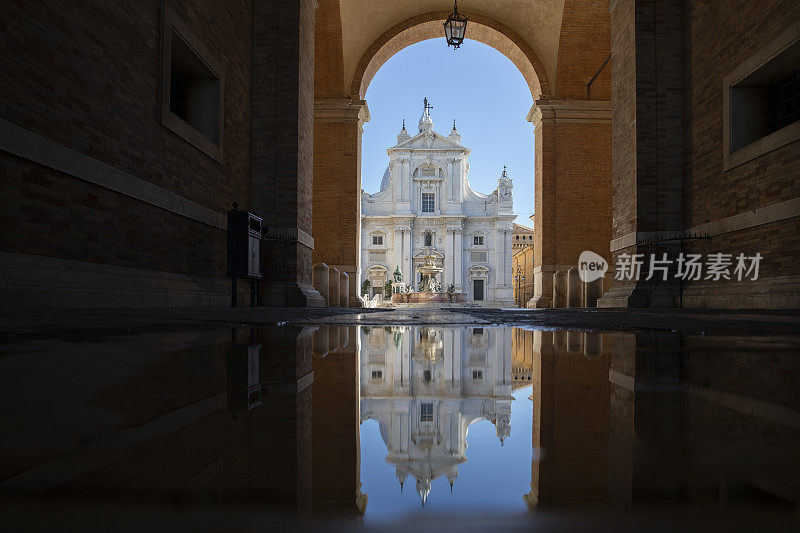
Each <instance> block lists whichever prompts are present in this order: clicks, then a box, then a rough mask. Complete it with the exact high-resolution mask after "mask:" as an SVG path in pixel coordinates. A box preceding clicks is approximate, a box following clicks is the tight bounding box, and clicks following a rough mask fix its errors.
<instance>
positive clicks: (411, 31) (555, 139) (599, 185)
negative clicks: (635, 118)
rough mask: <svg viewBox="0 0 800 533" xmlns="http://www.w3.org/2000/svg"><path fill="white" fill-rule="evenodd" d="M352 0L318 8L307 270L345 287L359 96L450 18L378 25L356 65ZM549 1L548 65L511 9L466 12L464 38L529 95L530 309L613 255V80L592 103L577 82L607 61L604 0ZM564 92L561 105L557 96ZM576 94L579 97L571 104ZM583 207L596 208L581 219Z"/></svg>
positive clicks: (355, 235)
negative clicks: (587, 258)
mask: <svg viewBox="0 0 800 533" xmlns="http://www.w3.org/2000/svg"><path fill="white" fill-rule="evenodd" d="M348 2H349V3H358V0H320V6H319V8H318V10H317V31H316V38H317V45H316V54H317V56H316V66H315V87H314V88H315V127H314V136H315V139H314V176H315V183H314V195H313V197H314V221H313V226H314V238H315V250H314V262H325V263H327V264H328V265H333V266H336V267H337V268H339V269H340V270H344V271H345V272H348V274H349V275H350V277H351V279H353V278H355V279H358V278H359V270H360V265H359V260H360V242H361V239H362V236H361V223H360V219H361V201H360V200H361V198H360V196H361V175H360V173H361V134H362V131H363V130H362V126H363V123H364V122H366V121H369V119H370V116H369V109H368V107H367V102H366V101H365V100H364V96H365V94H366V91H367V88H368V86H369V83H370V81H371V80H372V78H373V76H374V75H375V73H377V71H378V70H379V69H380V67H381V66H382V65H383V64H384V63H385V62H386V61H387V60H388V59H389V58H390V57H392V56H393V55H394V54H396V53H397V52H399V51H400V50H402V49H403V48H405V47H407V46H410V45H412V44H414V43H417V42H420V41H423V40H426V39H430V38H436V37H441V35H442V25H441V23H442V22H443V21H444V19H445V18H446V17H447V15H448V12H447V11H438V10H431V11H426V12H423V13H418V14H409V15H410V16H405V17H404V18H400V17H398V18H396V19H394V20H388V21H387V22H388V23H385V26H384V27H385V28H386V29H385V30H384V31H382V32H381V33H380V34H379V35H378V36H377V37H375V38H374V39H373V40H372V42H371V44H369V45H368V46H365V48H364V49H363V51H362V52H360V53H359V55H358V60H357V61H352V58H350V59H349V60H348V58H347V57H344V56H345V53H344V49H345V48H346V46H344V45H343V35H344V34H343V31H344V30H343V24H342V16H343V15H342V13H343V12H345V11H347V10H343V9H340V4H342V5H344V4H345V3H348ZM556 4H558V2H554V4H553V5H554V6H556V7H555V8H554V9H557V10H559V13H558V15H559V16H558V17H550V18H549V19H547V20H548V24H549V26H548V29H547V31H548V32H549V35H551V39H550V40H551V43H550V48H552V50H549V49H547V46H544V45H542V43H541V42H539V43H538V44H537V46H538V50H543V49H546V50H545V51H546V52H547V54H548V55H547V57H546V58H545V61H542V60H541V58H540V55H539V54H537V50H536V49H534V46H532V45H531V42H533V40H534V39H535V33H534V32H533V30H530V29H528V30H523V29H521V28H517V29H514V28H512V27H511V25H512V24H513V23H514V21H513V14H511V13H510V12H509V11H508V9H509V7H508V5H505V4H502V3H498V4H497V5H494V4H492V5H491V6H483V5H482V6H481V9H482V11H481V12H477V11H469V10H463V11H464V13H465V14H466V15H467V16H468V17H469V18H470V27H469V30H468V34H467V35H468V38H469V39H473V40H478V41H480V42H482V43H484V44H487V45H489V46H491V47H493V48H495V49H496V50H498V51H500V52H501V53H503V54H504V55H505V56H506V57H508V58H509V60H511V61H512V62H513V63H514V64H515V65H516V66H517V68H518V69H519V71H520V73H521V74H522V75H523V77H524V79H525V80H526V82H527V84H528V86H529V88H530V90H531V94H532V96H533V99H534V106H533V108H532V109H531V110H530V112H529V113H528V117H527V118H528V120H529V121H530V122H532V123H533V124H534V127H535V146H534V151H535V175H536V182H535V205H536V208H535V210H536V215H535V221H534V231H535V247H534V272H533V273H532V276H533V278H534V279H535V284H536V286H537V289H536V294H535V295H534V298H532V299H531V302H530V306H535V307H549V306H550V305H551V297H550V295H551V294H552V274H553V273H554V272H555V271H556V270H559V266H560V265H574V264H577V259H578V255H579V254H580V252H581V251H582V250H584V249H590V250H593V251H596V252H597V253H600V254H601V255H604V256H607V259H610V254H609V252H608V250H609V242H610V235H611V104H610V101H609V98H610V75H609V74H608V72H606V73H605V74H602V75H600V76H599V77H598V78H597V80H596V81H597V87H598V89H593V93H592V95H593V98H595V99H590V98H589V94H588V92H586V90H585V86H584V84H585V83H586V82H588V81H589V78H591V75H592V73H593V72H594V71H595V70H596V69H597V68H598V67H600V65H601V64H603V59H604V58H606V57H607V56H608V54H609V53H610V20H609V14H608V11H607V8H608V2H607V1H603V0H583V1H581V2H578V3H577V4H580V5H579V6H576V5H574V4H576V3H574V2H573V3H570V2H566V3H562V4H560V7H559V6H557V5H556ZM359 5H361V4H359ZM361 7H362V8H363V6H361ZM376 9H377V8H376ZM387 9H388V8H387ZM392 9H394V8H392ZM504 10H505V11H504ZM493 11H496V12H497V13H493ZM381 14H383V13H377V14H375V16H376V17H378V15H381ZM495 14H496V15H498V16H497V17H496V16H494V15H495ZM396 15H397V14H393V15H392V16H396ZM364 16H367V15H364ZM503 17H504V18H503ZM551 26H552V27H551ZM540 29H541V28H540ZM526 31H527V32H528V33H525V32H526ZM542 31H544V30H542ZM587 40H588V42H587ZM597 43H599V44H597ZM547 50H549V51H547ZM553 50H555V52H556V53H555V54H553ZM556 75H557V76H556ZM562 94H563V95H564V98H565V99H559V96H560V95H562ZM581 94H585V96H586V98H585V99H578V96H579V95H581ZM566 98H568V99H566ZM596 98H603V99H602V100H597V99H596ZM557 162H559V163H558V164H557ZM587 209H594V210H595V212H592V213H587V212H586V210H587ZM587 219H588V220H587ZM587 222H588V223H587ZM559 243H561V245H560V246H559ZM351 285H352V287H351V298H350V304H351V305H359V301H358V299H357V297H356V292H355V286H356V285H357V284H351Z"/></svg>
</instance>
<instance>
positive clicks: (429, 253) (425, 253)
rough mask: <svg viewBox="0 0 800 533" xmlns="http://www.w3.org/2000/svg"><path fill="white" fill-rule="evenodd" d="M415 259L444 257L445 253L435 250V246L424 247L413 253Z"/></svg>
mask: <svg viewBox="0 0 800 533" xmlns="http://www.w3.org/2000/svg"><path fill="white" fill-rule="evenodd" d="M413 257H414V259H421V258H424V257H435V258H436V259H444V254H441V253H439V252H437V251H436V250H434V249H433V248H430V249H427V248H426V249H422V250H420V251H419V252H417V253H415V254H414V255H413Z"/></svg>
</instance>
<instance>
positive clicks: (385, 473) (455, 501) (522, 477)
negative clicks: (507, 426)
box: [361, 386, 533, 523]
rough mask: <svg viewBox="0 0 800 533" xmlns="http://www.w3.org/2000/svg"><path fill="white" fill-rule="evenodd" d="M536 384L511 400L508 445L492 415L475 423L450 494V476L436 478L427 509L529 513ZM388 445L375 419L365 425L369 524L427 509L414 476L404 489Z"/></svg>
mask: <svg viewBox="0 0 800 533" xmlns="http://www.w3.org/2000/svg"><path fill="white" fill-rule="evenodd" d="M531 392H532V388H531V387H530V386H528V387H522V388H520V389H517V390H516V391H514V393H513V394H514V401H513V402H512V403H511V436H510V437H508V438H506V440H505V443H504V445H503V446H500V440H499V439H498V438H497V436H496V435H495V427H494V425H493V424H492V423H491V422H489V421H488V420H482V421H480V422H475V423H474V424H472V425H471V426H470V427H469V431H468V433H467V462H466V463H462V464H461V465H460V466H459V467H458V477H457V478H456V482H455V483H454V486H453V493H452V494H450V485H449V484H448V482H447V479H446V478H444V477H441V478H439V479H437V480H436V481H434V482H433V483H431V493H430V496H429V497H428V507H427V509H426V510H425V511H424V512H425V513H451V514H454V513H460V514H463V513H465V512H466V513H478V512H482V511H484V512H485V511H489V512H504V513H506V514H510V513H525V512H527V507H526V504H525V502H524V500H523V499H522V497H523V496H524V495H525V494H527V493H528V492H530V490H531V460H532V458H533V444H532V440H531V430H532V424H533V402H531V400H530V399H529V396H530V395H531ZM386 455H387V451H386V444H385V443H384V442H383V438H382V437H381V435H380V426H379V425H378V422H376V421H375V420H367V421H365V422H363V423H362V424H361V490H362V491H363V492H364V493H366V494H367V496H369V502H368V503H367V512H366V515H365V517H364V518H365V520H366V522H367V523H381V522H392V521H396V520H398V519H400V518H405V517H408V516H409V515H415V514H418V513H421V512H423V511H422V510H421V505H420V501H419V495H418V494H417V492H416V490H415V487H414V484H415V480H414V478H413V477H409V478H408V479H407V480H406V485H405V486H404V488H403V489H404V490H403V492H402V494H401V493H400V485H399V484H398V481H397V476H396V475H395V468H394V466H392V465H391V464H389V463H388V462H387V461H386Z"/></svg>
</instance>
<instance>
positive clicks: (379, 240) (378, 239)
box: [372, 235, 383, 246]
mask: <svg viewBox="0 0 800 533" xmlns="http://www.w3.org/2000/svg"><path fill="white" fill-rule="evenodd" d="M372 246H383V235H373V236H372Z"/></svg>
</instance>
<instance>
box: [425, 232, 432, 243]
mask: <svg viewBox="0 0 800 533" xmlns="http://www.w3.org/2000/svg"><path fill="white" fill-rule="evenodd" d="M424 246H433V234H432V233H431V232H430V231H426V232H425V244H424Z"/></svg>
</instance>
